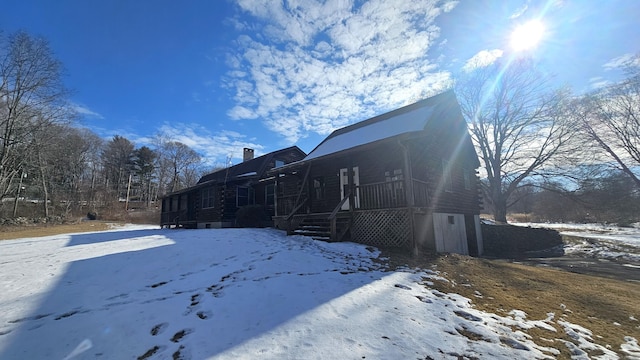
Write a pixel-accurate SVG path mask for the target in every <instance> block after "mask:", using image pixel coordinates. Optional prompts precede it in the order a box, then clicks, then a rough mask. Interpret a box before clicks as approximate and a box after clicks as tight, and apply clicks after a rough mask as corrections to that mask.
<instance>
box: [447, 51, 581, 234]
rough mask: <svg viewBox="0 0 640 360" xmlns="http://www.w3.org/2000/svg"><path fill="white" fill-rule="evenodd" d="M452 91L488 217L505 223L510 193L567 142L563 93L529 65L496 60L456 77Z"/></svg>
mask: <svg viewBox="0 0 640 360" xmlns="http://www.w3.org/2000/svg"><path fill="white" fill-rule="evenodd" d="M456 93H457V96H458V99H459V101H460V105H461V108H462V113H463V115H464V116H465V118H466V120H467V121H468V123H469V128H470V131H471V137H472V139H473V141H474V144H475V146H476V148H477V150H478V153H479V156H480V160H481V163H482V167H483V170H484V172H486V174H485V175H486V177H487V179H486V181H485V182H483V186H482V188H483V191H484V193H485V199H486V200H487V201H488V202H489V205H490V206H491V207H492V209H493V215H494V219H495V220H496V221H499V222H506V220H507V218H506V215H507V208H508V207H509V205H510V204H509V198H510V196H511V194H513V193H514V191H516V189H518V187H519V186H520V185H521V184H523V180H525V179H530V178H532V177H534V176H536V175H540V174H542V173H543V172H544V167H545V166H546V165H548V164H549V163H550V161H551V159H552V158H554V156H557V155H558V154H559V152H560V151H561V149H562V148H563V147H564V146H566V145H567V144H568V140H569V138H570V137H571V134H572V131H571V128H570V126H569V124H568V121H566V116H565V110H566V99H567V95H568V94H567V93H566V92H563V91H554V90H553V89H552V88H551V87H550V85H549V82H548V79H546V78H545V77H544V76H543V75H542V74H541V73H540V72H538V71H537V69H536V68H535V66H534V65H533V64H532V63H531V61H529V60H526V59H516V60H514V61H506V62H504V63H499V62H496V63H494V64H492V65H489V66H487V67H482V68H478V69H475V70H473V71H472V72H469V73H466V74H464V75H463V76H461V77H460V78H459V79H458V81H457V84H456Z"/></svg>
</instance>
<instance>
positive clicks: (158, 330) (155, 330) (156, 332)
mask: <svg viewBox="0 0 640 360" xmlns="http://www.w3.org/2000/svg"><path fill="white" fill-rule="evenodd" d="M168 326H169V324H168V323H160V324H158V325H156V326H154V327H152V328H151V335H152V336H156V335H159V334H162V333H163V332H164V331H165V330H166V329H167V327H168Z"/></svg>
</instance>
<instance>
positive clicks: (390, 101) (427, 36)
mask: <svg viewBox="0 0 640 360" xmlns="http://www.w3.org/2000/svg"><path fill="white" fill-rule="evenodd" d="M238 5H239V6H240V8H241V9H242V10H244V11H245V12H246V13H248V14H250V15H251V16H252V17H254V18H255V19H256V20H257V22H260V23H261V24H262V32H261V33H259V34H255V33H254V34H244V35H241V36H240V37H238V39H237V45H238V49H237V51H236V53H234V54H230V55H229V56H228V61H227V64H228V65H229V66H230V67H231V70H230V71H229V72H228V74H227V79H226V83H225V84H226V85H227V86H228V87H229V88H231V89H233V91H234V93H235V94H234V101H235V106H234V107H233V108H232V109H230V110H229V112H228V115H229V116H230V117H231V118H233V119H237V120H243V119H256V118H258V119H260V120H262V121H263V122H264V123H265V124H266V126H267V127H268V128H269V129H270V130H272V131H274V132H276V133H278V134H280V135H282V136H283V137H285V138H286V139H287V140H288V141H289V142H291V143H294V142H296V141H297V140H298V139H300V138H304V137H306V136H307V135H308V134H309V133H311V132H315V133H318V134H321V135H326V134H328V133H329V132H331V131H332V130H334V129H336V128H338V127H341V126H344V125H347V124H349V123H353V122H355V121H359V120H363V119H366V118H368V117H371V116H373V115H375V114H379V113H381V112H383V111H387V110H391V109H393V108H396V107H399V106H402V105H404V104H407V103H408V102H409V101H411V100H416V98H418V97H420V96H424V94H427V93H433V92H435V91H441V90H443V89H445V88H446V87H447V86H448V85H449V83H450V74H449V73H448V72H446V71H442V70H439V69H438V68H437V66H436V65H434V64H433V63H431V62H430V61H429V59H428V58H427V51H428V49H429V48H430V47H431V46H434V45H436V46H437V43H436V40H437V39H438V37H439V35H440V29H439V28H438V27H437V26H435V25H434V21H435V19H436V18H437V17H438V16H439V15H440V14H441V13H443V12H446V11H451V10H452V9H453V7H454V6H455V5H456V2H446V3H444V4H441V3H435V2H433V1H430V0H420V1H412V2H408V1H403V2H395V1H385V0H372V1H367V2H365V3H364V4H362V5H361V6H359V5H358V6H356V5H354V2H353V1H348V0H328V1H324V2H321V1H288V2H286V3H282V2H278V1H270V0H240V1H239V2H238ZM262 35H265V36H266V37H263V36H262Z"/></svg>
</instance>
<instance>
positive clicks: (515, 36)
mask: <svg viewBox="0 0 640 360" xmlns="http://www.w3.org/2000/svg"><path fill="white" fill-rule="evenodd" d="M543 35H544V25H543V24H542V22H541V21H540V20H530V21H528V22H526V23H524V24H522V25H519V26H518V27H516V28H515V30H513V32H512V33H511V48H512V49H513V50H515V51H525V50H529V49H533V48H535V47H536V46H537V45H538V43H540V40H542V36H543Z"/></svg>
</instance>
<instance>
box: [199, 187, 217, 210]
mask: <svg viewBox="0 0 640 360" xmlns="http://www.w3.org/2000/svg"><path fill="white" fill-rule="evenodd" d="M215 193H216V192H215V188H213V187H208V188H204V189H202V208H203V209H207V208H212V207H214V206H215Z"/></svg>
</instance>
